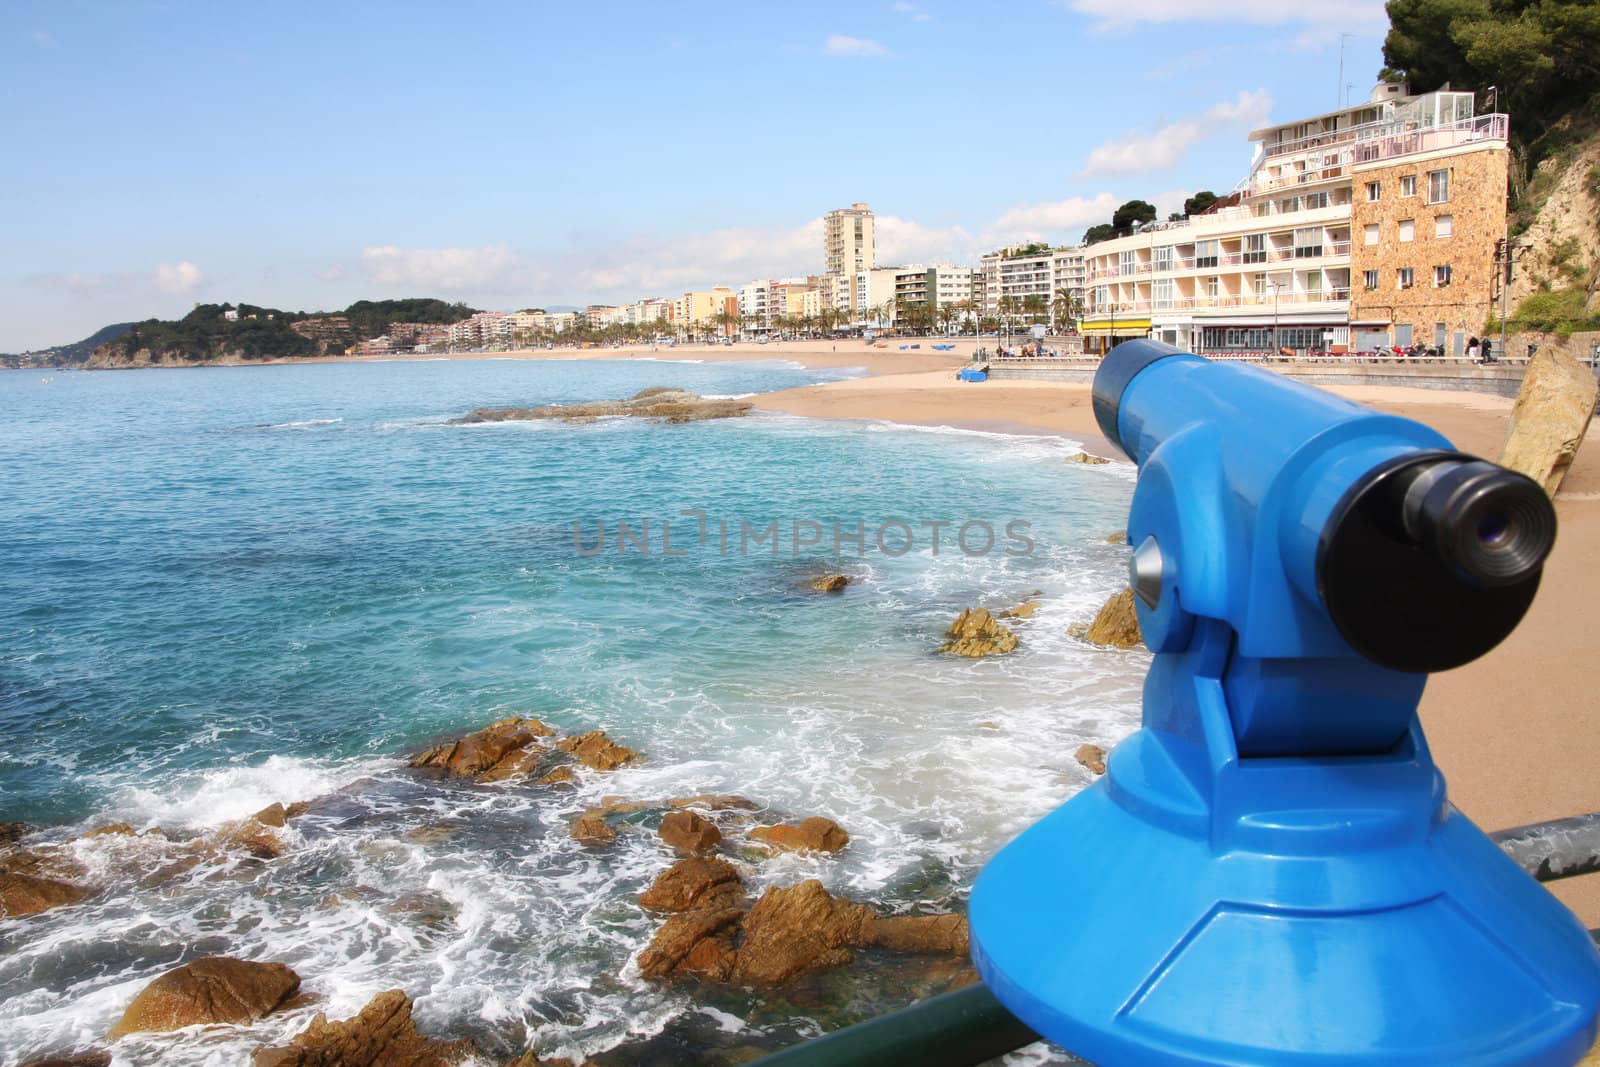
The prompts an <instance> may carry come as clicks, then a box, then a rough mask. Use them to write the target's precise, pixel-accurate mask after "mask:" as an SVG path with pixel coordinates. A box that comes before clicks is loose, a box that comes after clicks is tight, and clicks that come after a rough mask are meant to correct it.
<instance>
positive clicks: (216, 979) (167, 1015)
mask: <svg viewBox="0 0 1600 1067" xmlns="http://www.w3.org/2000/svg"><path fill="white" fill-rule="evenodd" d="M299 988H300V976H299V975H297V974H295V973H294V971H293V970H291V969H289V968H288V967H286V966H284V965H283V964H281V963H254V962H252V961H250V960H239V959H234V958H232V957H231V956H207V957H205V958H203V959H198V960H194V961H193V962H191V963H186V964H184V965H183V966H182V967H179V968H177V969H175V970H171V971H168V972H167V973H166V974H164V975H162V976H161V977H160V978H157V979H156V980H155V981H153V982H151V983H150V984H149V985H147V986H145V987H144V989H143V990H142V991H141V992H140V993H139V995H138V996H136V997H134V998H133V1003H132V1004H129V1005H128V1010H127V1011H125V1012H123V1013H122V1018H121V1020H120V1021H118V1023H117V1025H116V1026H114V1027H112V1028H111V1033H110V1035H109V1036H110V1037H111V1038H112V1039H113V1040H115V1039H116V1038H118V1037H121V1036H123V1035H124V1034H132V1033H138V1032H144V1031H152V1030H153V1031H161V1032H164V1031H167V1030H178V1029H182V1028H183V1027H185V1026H194V1025H195V1024H197V1023H253V1022H255V1021H256V1020H257V1019H259V1018H261V1017H262V1016H264V1015H267V1014H268V1013H269V1012H272V1011H273V1010H275V1009H277V1008H279V1007H281V1006H282V1005H283V1004H284V1002H285V1001H287V1000H288V999H289V998H290V997H292V996H294V994H295V993H296V992H297V991H298V990H299Z"/></svg>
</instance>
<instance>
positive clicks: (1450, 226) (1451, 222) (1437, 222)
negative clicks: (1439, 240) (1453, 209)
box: [1433, 215, 1456, 237]
mask: <svg viewBox="0 0 1600 1067" xmlns="http://www.w3.org/2000/svg"><path fill="white" fill-rule="evenodd" d="M1455 231H1456V217H1455V216H1454V215H1440V216H1439V217H1438V218H1436V219H1434V220H1433V235H1434V236H1435V237H1451V236H1454V234H1455Z"/></svg>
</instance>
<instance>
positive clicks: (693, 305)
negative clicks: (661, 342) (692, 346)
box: [672, 285, 739, 333]
mask: <svg viewBox="0 0 1600 1067" xmlns="http://www.w3.org/2000/svg"><path fill="white" fill-rule="evenodd" d="M722 314H726V315H728V316H729V317H736V316H737V315H738V314H739V294H738V293H736V292H734V291H733V290H732V289H729V288H728V287H727V286H723V285H719V286H717V287H715V288H713V289H707V290H702V291H699V292H687V293H684V294H683V296H681V297H679V298H678V299H677V300H674V301H673V302H672V323H673V326H674V327H675V328H677V329H681V330H685V331H688V332H690V333H705V332H710V331H712V330H716V331H719V332H720V331H723V330H724V329H726V330H727V331H728V332H731V331H732V329H733V327H732V326H731V325H728V326H726V327H724V325H723V324H722V323H719V322H718V321H717V318H718V316H719V315H722Z"/></svg>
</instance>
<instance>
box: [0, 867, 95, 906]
mask: <svg viewBox="0 0 1600 1067" xmlns="http://www.w3.org/2000/svg"><path fill="white" fill-rule="evenodd" d="M87 896H89V890H87V889H84V888H82V887H80V886H75V885H73V884H72V883H70V882H62V881H58V880H56V879H54V878H45V877H42V876H40V875H34V874H21V873H17V872H14V871H13V872H8V873H5V874H0V918H15V917H17V916H19V915H37V914H38V913H39V912H41V911H47V910H49V909H50V908H59V907H61V906H62V905H64V904H76V903H78V901H80V900H83V899H84V898H85V897H87Z"/></svg>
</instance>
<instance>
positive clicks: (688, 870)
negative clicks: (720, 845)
mask: <svg viewBox="0 0 1600 1067" xmlns="http://www.w3.org/2000/svg"><path fill="white" fill-rule="evenodd" d="M743 901H744V879H743V878H741V877H739V872H738V870H736V869H735V868H734V866H733V864H731V863H729V862H728V861H727V860H722V859H717V858H715V857H708V856H691V857H689V858H688V859H685V860H679V861H678V862H677V863H674V864H673V865H672V866H671V867H668V868H667V869H666V870H664V871H662V872H661V874H660V875H658V876H657V877H656V880H655V881H654V882H652V883H651V884H650V888H649V889H646V890H645V891H644V893H643V894H641V895H640V897H639V903H640V905H641V906H643V907H646V908H649V909H651V910H652V911H703V910H707V909H710V910H713V911H722V910H725V909H727V908H732V907H737V906H738V905H740V904H741V903H742V902H743Z"/></svg>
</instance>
